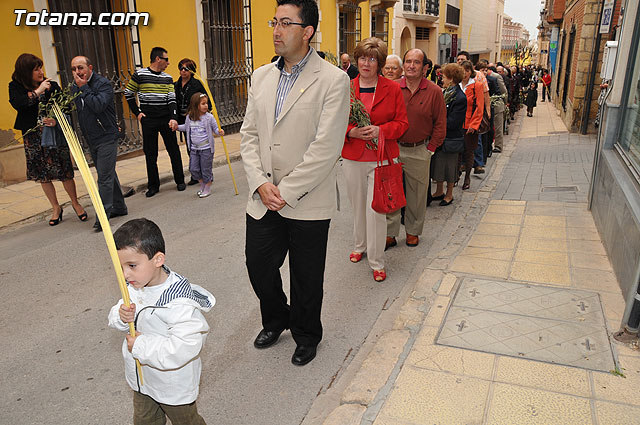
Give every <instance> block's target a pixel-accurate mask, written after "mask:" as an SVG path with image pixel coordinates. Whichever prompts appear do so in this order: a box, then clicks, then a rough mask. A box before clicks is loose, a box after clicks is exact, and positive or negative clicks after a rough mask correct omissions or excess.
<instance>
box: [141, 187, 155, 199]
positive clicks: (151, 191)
mask: <svg viewBox="0 0 640 425" xmlns="http://www.w3.org/2000/svg"><path fill="white" fill-rule="evenodd" d="M156 193H158V189H147V193H145V194H144V196H146V197H147V198H151V197H152V196H153V195H155V194H156Z"/></svg>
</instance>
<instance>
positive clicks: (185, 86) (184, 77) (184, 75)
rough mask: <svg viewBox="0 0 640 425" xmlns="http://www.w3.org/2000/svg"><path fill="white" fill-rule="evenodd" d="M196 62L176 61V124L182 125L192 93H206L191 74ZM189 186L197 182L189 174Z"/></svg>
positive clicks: (182, 137) (184, 138) (183, 138)
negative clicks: (177, 72)
mask: <svg viewBox="0 0 640 425" xmlns="http://www.w3.org/2000/svg"><path fill="white" fill-rule="evenodd" d="M196 69H197V67H196V64H195V62H194V61H192V60H191V59H189V58H184V59H182V60H181V61H180V62H178V70H180V78H178V79H177V80H176V82H175V83H173V86H174V88H175V91H176V103H177V104H178V124H179V125H182V124H184V123H185V120H186V117H187V112H188V109H189V100H190V99H191V96H193V94H194V93H206V90H205V89H204V86H203V85H202V83H201V82H200V80H197V79H196V78H194V77H193V74H194V73H195V72H196ZM208 103H209V110H211V100H208ZM180 141H181V142H186V135H185V133H184V132H182V131H181V132H180ZM187 154H189V155H191V152H189V145H188V144H187ZM187 184H188V185H189V186H192V185H194V184H198V180H196V179H194V178H193V176H191V180H189V183H187Z"/></svg>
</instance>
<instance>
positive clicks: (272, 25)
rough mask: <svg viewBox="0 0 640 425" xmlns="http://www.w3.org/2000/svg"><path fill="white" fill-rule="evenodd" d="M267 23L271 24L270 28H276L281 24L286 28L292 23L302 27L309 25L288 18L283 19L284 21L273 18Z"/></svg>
mask: <svg viewBox="0 0 640 425" xmlns="http://www.w3.org/2000/svg"><path fill="white" fill-rule="evenodd" d="M267 25H269V27H270V28H275V27H277V26H278V25H280V26H281V27H282V28H284V29H287V28H289V26H290V25H300V26H301V27H306V26H308V25H307V24H302V23H300V22H291V21H289V20H287V19H285V20H282V21H278V20H277V19H271V20H269V21H267Z"/></svg>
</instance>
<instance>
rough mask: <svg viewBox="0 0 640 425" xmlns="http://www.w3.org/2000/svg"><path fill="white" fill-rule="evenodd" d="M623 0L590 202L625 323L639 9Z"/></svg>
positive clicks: (633, 246)
mask: <svg viewBox="0 0 640 425" xmlns="http://www.w3.org/2000/svg"><path fill="white" fill-rule="evenodd" d="M621 3H622V6H624V16H623V18H622V26H621V28H619V31H618V32H617V34H616V37H615V39H616V41H617V42H618V47H617V53H613V55H614V56H615V67H614V71H613V76H612V79H611V81H610V84H609V87H608V92H607V95H606V99H605V100H603V102H602V104H603V110H602V112H603V118H602V125H601V126H600V127H599V137H598V145H597V148H596V155H595V160H594V162H595V163H594V168H593V170H594V171H593V175H592V179H591V181H592V188H591V193H590V207H591V212H592V214H593V217H594V220H595V222H596V226H597V228H598V231H599V233H600V236H601V238H602V240H603V243H604V245H605V248H606V250H607V254H608V256H609V259H610V261H611V265H612V267H613V270H614V271H615V273H616V277H617V278H618V282H619V284H620V287H621V289H622V293H623V295H626V300H627V308H626V311H625V314H624V318H623V324H627V321H628V319H629V315H630V312H631V308H632V305H633V303H634V299H635V298H636V294H637V292H638V282H639V280H640V10H639V6H638V1H636V0H623V1H621ZM613 22H614V24H615V23H616V22H617V21H613ZM598 71H599V72H600V69H598Z"/></svg>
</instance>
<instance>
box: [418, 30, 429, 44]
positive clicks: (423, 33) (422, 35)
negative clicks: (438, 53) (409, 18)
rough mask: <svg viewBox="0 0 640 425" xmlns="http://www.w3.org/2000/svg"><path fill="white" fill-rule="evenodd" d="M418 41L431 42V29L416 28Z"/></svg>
mask: <svg viewBox="0 0 640 425" xmlns="http://www.w3.org/2000/svg"><path fill="white" fill-rule="evenodd" d="M416 40H426V41H429V28H425V27H416Z"/></svg>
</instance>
